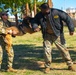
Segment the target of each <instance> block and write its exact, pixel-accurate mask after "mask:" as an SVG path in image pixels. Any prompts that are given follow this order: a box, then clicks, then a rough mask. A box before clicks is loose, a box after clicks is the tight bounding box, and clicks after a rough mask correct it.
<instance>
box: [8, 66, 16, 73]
mask: <svg viewBox="0 0 76 75" xmlns="http://www.w3.org/2000/svg"><path fill="white" fill-rule="evenodd" d="M7 72H15V73H16V72H17V70H15V69H13V68H12V67H9V68H8V69H7Z"/></svg>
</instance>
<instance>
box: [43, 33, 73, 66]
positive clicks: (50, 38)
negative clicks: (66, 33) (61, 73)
mask: <svg viewBox="0 0 76 75" xmlns="http://www.w3.org/2000/svg"><path fill="white" fill-rule="evenodd" d="M53 43H54V44H55V45H56V47H57V48H58V49H59V50H60V52H61V54H62V57H63V58H64V60H65V61H66V63H67V65H68V66H71V65H72V64H73V62H72V59H71V57H70V54H69V51H68V49H67V48H66V47H65V46H63V45H62V44H61V42H60V37H56V36H55V35H54V34H46V37H45V38H44V42H43V47H44V54H45V55H44V56H45V67H50V64H51V62H52V55H51V52H52V44H53Z"/></svg>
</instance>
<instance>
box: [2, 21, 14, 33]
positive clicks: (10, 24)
mask: <svg viewBox="0 0 76 75" xmlns="http://www.w3.org/2000/svg"><path fill="white" fill-rule="evenodd" d="M13 24H14V25H15V23H14V22H10V21H8V20H7V21H6V22H4V21H3V20H0V34H5V33H6V28H7V27H11V26H13Z"/></svg>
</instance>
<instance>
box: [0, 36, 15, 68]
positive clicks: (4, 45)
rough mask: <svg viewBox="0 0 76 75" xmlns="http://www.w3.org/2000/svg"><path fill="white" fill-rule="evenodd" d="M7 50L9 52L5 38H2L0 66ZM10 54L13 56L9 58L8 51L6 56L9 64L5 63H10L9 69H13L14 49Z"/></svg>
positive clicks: (0, 40) (0, 39)
mask: <svg viewBox="0 0 76 75" xmlns="http://www.w3.org/2000/svg"><path fill="white" fill-rule="evenodd" d="M6 50H7V44H6V43H5V41H4V39H3V37H2V36H0V66H1V64H2V60H3V54H4V52H5V51H6ZM10 53H11V56H9V55H8V53H7V51H6V54H7V62H5V63H8V64H7V67H12V64H13V58H14V52H13V48H12V47H11V49H10ZM5 57H6V56H5Z"/></svg>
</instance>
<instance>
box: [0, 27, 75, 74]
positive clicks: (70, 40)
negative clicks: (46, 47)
mask: <svg viewBox="0 0 76 75" xmlns="http://www.w3.org/2000/svg"><path fill="white" fill-rule="evenodd" d="M64 32H65V38H66V42H67V46H68V49H69V51H70V54H71V57H72V59H73V61H74V62H75V61H76V34H75V35H73V36H70V35H69V33H68V29H67V28H66V27H65V28H64ZM42 42H43V39H42V35H41V33H40V32H37V33H34V34H31V35H30V34H26V35H24V36H17V37H16V38H13V47H14V52H15V57H14V65H13V67H14V68H15V69H18V73H12V72H0V75H44V72H43V71H44V69H40V68H39V64H38V63H37V62H38V61H44V51H43V44H42ZM52 55H53V61H52V64H51V67H52V69H53V70H51V71H50V74H46V75H76V72H72V71H69V70H67V65H66V64H65V62H64V61H63V60H62V57H61V55H60V52H59V50H57V48H56V47H55V45H54V46H53V52H52ZM4 59H5V60H4V64H3V68H5V67H6V65H5V64H6V57H5V58H4ZM75 67H76V64H75Z"/></svg>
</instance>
